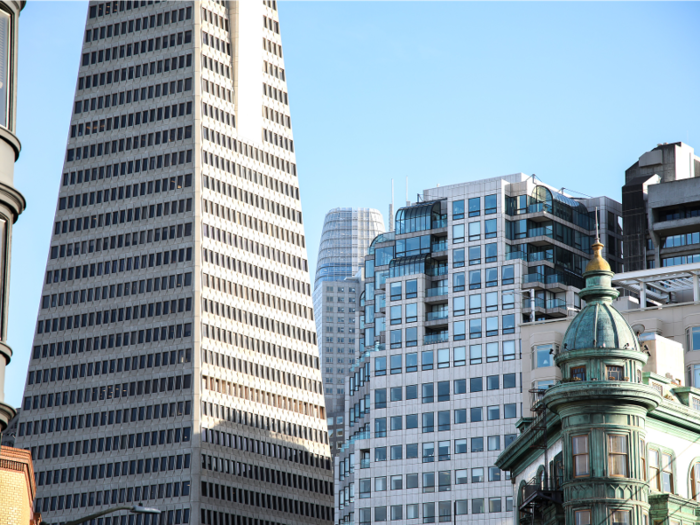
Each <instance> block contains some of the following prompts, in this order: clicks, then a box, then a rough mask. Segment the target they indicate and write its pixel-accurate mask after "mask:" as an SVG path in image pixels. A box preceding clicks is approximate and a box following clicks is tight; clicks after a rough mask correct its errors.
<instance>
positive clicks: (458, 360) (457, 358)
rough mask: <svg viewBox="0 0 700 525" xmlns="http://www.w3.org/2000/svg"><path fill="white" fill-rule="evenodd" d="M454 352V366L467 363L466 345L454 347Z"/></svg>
mask: <svg viewBox="0 0 700 525" xmlns="http://www.w3.org/2000/svg"><path fill="white" fill-rule="evenodd" d="M452 352H453V359H454V360H453V361H452V364H453V366H464V365H466V364H467V349H466V347H464V346H458V347H456V348H453V349H452Z"/></svg>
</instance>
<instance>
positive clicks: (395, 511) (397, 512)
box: [391, 505, 403, 521]
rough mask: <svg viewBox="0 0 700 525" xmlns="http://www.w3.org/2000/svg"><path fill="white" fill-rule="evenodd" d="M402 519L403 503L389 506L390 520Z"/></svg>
mask: <svg viewBox="0 0 700 525" xmlns="http://www.w3.org/2000/svg"><path fill="white" fill-rule="evenodd" d="M402 519H403V505H392V506H391V521H396V520H402Z"/></svg>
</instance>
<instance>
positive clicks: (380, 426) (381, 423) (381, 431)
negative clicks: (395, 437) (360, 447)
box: [374, 417, 386, 454]
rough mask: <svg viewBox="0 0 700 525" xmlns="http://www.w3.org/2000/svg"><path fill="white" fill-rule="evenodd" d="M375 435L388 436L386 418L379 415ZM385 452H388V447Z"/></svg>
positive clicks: (375, 424) (375, 421) (376, 420)
mask: <svg viewBox="0 0 700 525" xmlns="http://www.w3.org/2000/svg"><path fill="white" fill-rule="evenodd" d="M374 437H378V438H379V437H386V418H385V417H378V418H377V419H375V420H374ZM384 450H385V454H386V448H385V449H384Z"/></svg>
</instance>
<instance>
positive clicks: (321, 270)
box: [315, 208, 384, 287]
mask: <svg viewBox="0 0 700 525" xmlns="http://www.w3.org/2000/svg"><path fill="white" fill-rule="evenodd" d="M383 231H384V219H383V218H382V214H381V213H380V212H379V211H378V210H375V209H372V208H334V209H332V210H331V211H329V212H328V213H326V218H325V219H324V221H323V232H322V233H321V242H320V244H319V246H318V262H317V266H316V282H315V287H318V285H319V283H320V282H321V281H342V280H343V279H345V278H346V277H351V276H353V275H355V274H356V273H357V270H358V269H359V267H360V264H361V263H362V260H363V258H364V256H365V255H366V252H367V248H368V247H369V244H370V243H371V242H372V239H374V238H375V237H376V236H377V235H378V234H380V233H382V232H383Z"/></svg>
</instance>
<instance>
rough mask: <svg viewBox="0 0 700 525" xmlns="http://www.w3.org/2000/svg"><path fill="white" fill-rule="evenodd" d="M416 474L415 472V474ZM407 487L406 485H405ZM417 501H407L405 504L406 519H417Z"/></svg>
mask: <svg viewBox="0 0 700 525" xmlns="http://www.w3.org/2000/svg"><path fill="white" fill-rule="evenodd" d="M416 476H417V474H416ZM406 488H408V487H406ZM418 517H419V516H418V503H409V504H407V505H406V519H407V520H417V519H418Z"/></svg>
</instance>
